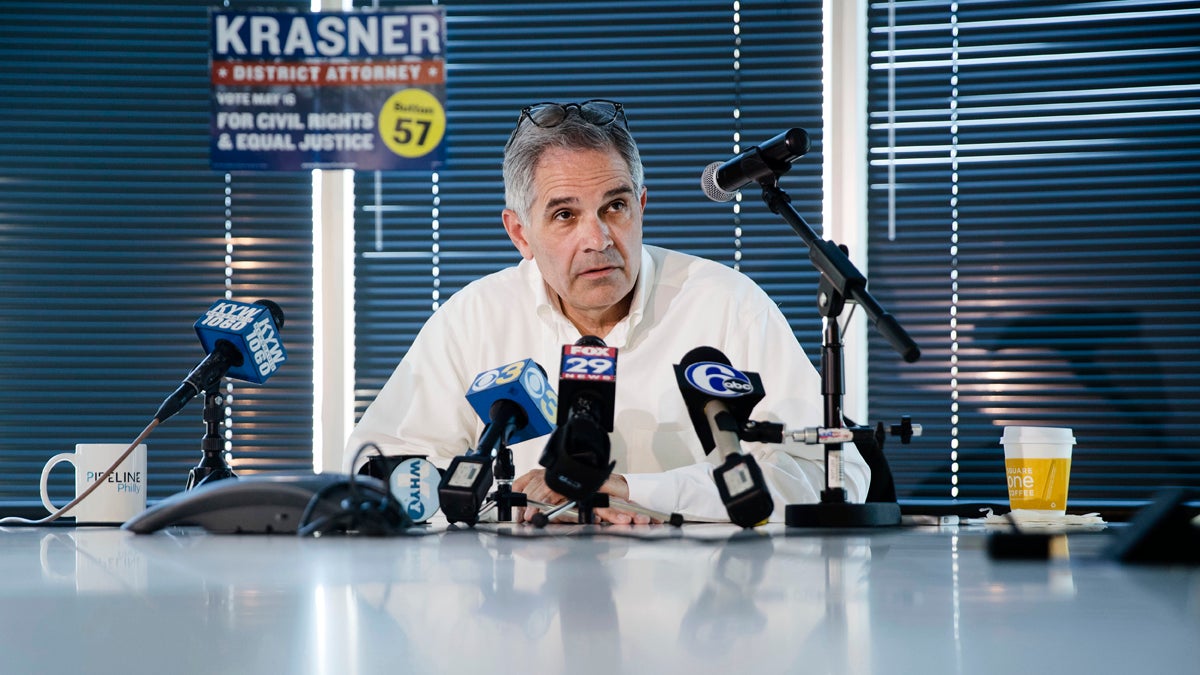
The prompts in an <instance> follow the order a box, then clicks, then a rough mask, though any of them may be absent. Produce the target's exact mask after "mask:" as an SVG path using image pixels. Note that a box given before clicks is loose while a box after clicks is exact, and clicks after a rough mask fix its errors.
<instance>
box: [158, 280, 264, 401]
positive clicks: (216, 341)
mask: <svg viewBox="0 0 1200 675" xmlns="http://www.w3.org/2000/svg"><path fill="white" fill-rule="evenodd" d="M283 321H284V319H283V310H282V309H281V308H280V307H279V305H277V304H275V303H274V302H272V301H270V300H258V301H256V302H254V303H253V304H251V303H245V302H237V301H234V300H218V301H217V302H215V303H213V305H212V307H209V308H208V311H206V312H205V313H204V315H203V316H201V317H200V318H199V319H197V320H196V324H195V328H196V335H197V337H199V338H200V344H201V345H203V346H204V351H205V353H206V354H207V356H205V357H204V360H203V361H201V362H200V364H199V365H197V366H196V367H195V368H194V369H192V372H191V373H189V374H188V376H187V377H186V378H184V380H183V382H182V383H181V384H180V385H179V388H178V389H176V390H175V392H174V393H173V394H171V395H170V396H168V397H167V398H166V400H164V401H163V403H162V405H161V406H159V409H158V412H157V413H155V415H154V419H156V420H158V421H159V422H162V421H164V420H166V419H167V418H169V417H171V416H172V415H174V414H175V413H177V412H179V411H180V410H182V409H183V407H184V406H185V405H187V402H188V401H190V400H192V398H194V397H195V396H196V395H197V394H199V393H201V392H205V391H209V390H210V389H212V388H213V387H215V386H217V385H218V384H219V383H220V381H221V378H223V377H226V376H228V377H231V378H234V379H237V380H243V381H245V382H253V383H254V384H262V383H263V382H266V381H267V379H268V378H270V377H271V376H272V375H274V374H275V372H276V371H277V370H279V367H280V366H282V365H283V364H284V363H285V362H286V361H287V351H286V350H285V349H284V348H283V342H281V341H280V339H279V329H280V328H282V327H283Z"/></svg>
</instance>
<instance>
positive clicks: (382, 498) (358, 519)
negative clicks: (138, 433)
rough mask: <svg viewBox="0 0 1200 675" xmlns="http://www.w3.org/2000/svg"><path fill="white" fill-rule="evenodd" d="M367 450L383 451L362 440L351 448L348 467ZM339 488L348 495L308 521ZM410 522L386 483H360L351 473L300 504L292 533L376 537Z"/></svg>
mask: <svg viewBox="0 0 1200 675" xmlns="http://www.w3.org/2000/svg"><path fill="white" fill-rule="evenodd" d="M370 449H374V450H375V451H376V452H377V453H379V455H380V456H381V457H382V456H383V451H382V450H381V449H380V448H379V446H378V445H376V444H374V443H364V444H362V445H361V446H359V447H358V450H356V451H355V453H354V461H353V462H352V463H351V466H354V465H356V464H358V460H359V458H360V457H362V455H363V453H364V452H366V451H367V450H370ZM364 486H366V487H369V491H370V492H372V493H376V494H372V495H368V494H365V492H364V490H363V489H362V488H363V487H364ZM340 490H345V491H346V492H347V493H348V494H347V496H346V497H345V498H343V499H342V500H341V502H340V503H339V504H338V508H337V509H335V510H334V511H333V512H332V513H329V514H327V515H324V516H322V517H320V518H318V519H317V520H315V521H314V520H312V519H313V517H314V515H315V514H316V511H317V508H318V507H319V506H320V505H321V504H323V503H327V502H328V501H329V500H330V499H331V496H330V495H332V494H334V493H335V492H337V491H340ZM413 525H414V523H413V521H412V518H410V517H409V516H408V514H407V513H405V511H404V510H403V509H401V508H400V504H399V502H397V501H396V500H395V499H394V498H393V497H392V493H391V490H389V489H388V488H387V486H386V484H385V485H384V487H383V488H382V489H380V488H378V487H376V486H374V485H369V484H366V483H363V482H361V481H360V480H359V479H357V478H356V476H355V474H353V473H351V474H350V475H349V476H348V477H347V479H346V480H339V481H335V482H333V483H330V484H328V485H326V486H324V487H322V488H321V489H320V490H317V491H316V492H315V493H314V494H313V496H312V498H311V499H309V501H308V504H307V505H306V506H305V507H304V514H303V515H302V516H301V517H300V522H299V523H297V525H296V534H297V535H298V536H301V537H307V536H319V535H323V534H327V533H331V532H355V533H358V534H364V535H367V536H375V537H379V536H386V535H392V534H403V533H404V531H405V530H407V529H408V528H410V527H412V526H413Z"/></svg>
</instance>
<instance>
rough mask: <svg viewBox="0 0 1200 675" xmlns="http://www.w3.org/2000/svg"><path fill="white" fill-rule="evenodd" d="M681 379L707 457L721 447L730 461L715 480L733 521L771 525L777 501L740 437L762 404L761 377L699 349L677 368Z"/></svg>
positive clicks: (681, 389)
mask: <svg viewBox="0 0 1200 675" xmlns="http://www.w3.org/2000/svg"><path fill="white" fill-rule="evenodd" d="M675 377H676V379H677V380H678V382H679V393H680V394H682V395H683V401H684V403H685V404H686V405H687V409H688V415H689V416H690V417H691V418H692V426H693V427H695V429H696V435H697V436H699V437H700V444H701V446H702V447H703V448H704V452H705V454H708V453H711V452H712V450H713V448H714V447H715V448H719V450H720V454H721V457H722V459H723V460H724V461H723V462H722V464H721V466H719V467H717V468H716V469H714V470H713V479H714V480H715V481H716V484H717V492H719V493H720V495H721V501H722V502H723V503H724V504H725V510H726V512H728V513H729V520H731V521H732V522H734V523H736V524H737V525H741V526H742V527H754V526H755V525H761V524H762V523H765V522H766V521H767V519H768V518H770V517H771V512H772V511H774V510H775V502H774V500H773V499H772V498H771V493H770V492H769V491H768V490H767V485H766V481H765V480H764V479H763V475H762V469H760V468H759V466H758V462H757V461H755V459H754V456H753V455H749V454H745V453H743V452H742V446H741V441H740V439H739V437H738V433H739V431H740V429H741V427H742V425H743V424H745V423H746V422H747V421H749V419H750V411H751V410H753V409H754V406H755V405H756V404H757V403H758V402H759V401H760V400H762V397H763V388H762V380H761V379H760V378H759V376H758V374H757V373H751V372H741V371H738V370H736V369H734V368H733V367H732V366H731V365H730V364H729V359H728V358H726V356H725V355H724V354H722V353H721V352H720V351H719V350H717V349H714V348H713V347H697V348H696V349H693V350H692V351H690V352H688V353H687V354H686V355H684V357H683V360H682V361H681V362H680V363H679V364H677V365H676V366H675Z"/></svg>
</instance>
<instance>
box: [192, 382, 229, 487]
mask: <svg viewBox="0 0 1200 675" xmlns="http://www.w3.org/2000/svg"><path fill="white" fill-rule="evenodd" d="M218 385H219V382H218ZM223 418H224V414H223V413H222V411H221V395H220V394H218V393H217V386H213V387H211V388H210V389H208V390H206V391H205V392H204V438H202V439H200V450H201V451H202V452H203V453H204V456H203V457H201V458H200V463H199V464H197V465H196V466H194V467H192V469H191V470H190V471H188V477H187V484H186V485H185V486H184V488H183V489H184V490H191V489H192V488H194V487H198V486H200V485H204V484H206V483H212V482H215V481H218V480H222V479H225V478H237V474H235V473H234V472H233V469H232V468H230V466H229V463H228V462H226V461H225V452H224V450H225V441H224V439H222V438H221V429H220V424H221V420H222V419H223Z"/></svg>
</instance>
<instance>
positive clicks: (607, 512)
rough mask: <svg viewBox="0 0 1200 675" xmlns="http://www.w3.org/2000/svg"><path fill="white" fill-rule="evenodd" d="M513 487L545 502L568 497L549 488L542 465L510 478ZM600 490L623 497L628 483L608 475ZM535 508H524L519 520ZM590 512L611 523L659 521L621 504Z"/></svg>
mask: <svg viewBox="0 0 1200 675" xmlns="http://www.w3.org/2000/svg"><path fill="white" fill-rule="evenodd" d="M512 487H513V491H514V492H521V493H523V494H524V495H525V497H526V498H528V499H530V500H532V501H537V502H542V503H544V504H562V503H563V502H565V501H567V499H566V497H563V496H562V495H560V494H558V493H557V492H555V491H554V490H551V489H550V488H549V486H547V485H546V471H545V469H534V470H532V471H530V472H529V473H526V474H524V475H522V476H519V477H518V478H517V479H516V480H514V481H513V485H512ZM600 492H603V493H604V494H607V495H609V496H610V497H616V498H617V499H620V500H623V501H628V500H629V484H628V483H626V482H625V477H624V476H622V475H620V474H612V475H610V476H609V477H608V478H607V479H606V480H605V481H604V485H601V486H600ZM537 512H538V508H537V507H535V506H526V507H525V511H524V512H523V513H522V514H521V520H523V521H525V522H529V521H531V520H533V516H534V514H536V513H537ZM592 515H593V516H595V518H596V520H597V521H599V522H606V523H613V524H616V525H629V524H634V525H648V524H650V523H652V522H658V521H655V520H652V519H651V518H650V517H649V516H647V515H645V514H643V513H630V512H628V511H622V510H621V509H620V507H616V506H610V507H607V508H603V509H595V510H593V511H592Z"/></svg>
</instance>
